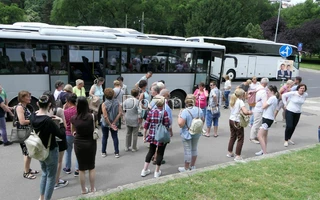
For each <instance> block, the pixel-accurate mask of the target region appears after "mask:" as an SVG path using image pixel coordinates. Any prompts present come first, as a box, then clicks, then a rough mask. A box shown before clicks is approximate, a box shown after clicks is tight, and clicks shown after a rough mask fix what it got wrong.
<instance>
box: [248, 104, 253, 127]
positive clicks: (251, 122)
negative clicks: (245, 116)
mask: <svg viewBox="0 0 320 200" xmlns="http://www.w3.org/2000/svg"><path fill="white" fill-rule="evenodd" d="M253 108H254V107H251V106H249V109H250V110H252V109H253ZM253 121H254V117H253V115H251V116H250V122H249V124H250V125H251V126H252V125H253Z"/></svg>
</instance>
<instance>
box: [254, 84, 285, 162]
mask: <svg viewBox="0 0 320 200" xmlns="http://www.w3.org/2000/svg"><path fill="white" fill-rule="evenodd" d="M268 89H269V91H270V97H269V99H268V100H267V101H266V102H263V105H262V108H263V114H262V124H261V127H260V129H259V132H258V140H259V142H260V145H261V151H259V152H257V153H256V156H261V155H263V154H266V153H267V137H268V129H269V128H270V127H271V125H272V123H273V121H274V111H275V110H276V108H277V105H278V98H277V96H279V93H278V89H277V87H276V86H273V85H270V86H269V87H268Z"/></svg>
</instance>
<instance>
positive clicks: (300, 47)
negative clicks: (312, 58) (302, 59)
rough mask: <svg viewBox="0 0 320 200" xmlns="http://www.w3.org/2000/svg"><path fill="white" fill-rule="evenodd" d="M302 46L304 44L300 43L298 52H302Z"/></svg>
mask: <svg viewBox="0 0 320 200" xmlns="http://www.w3.org/2000/svg"><path fill="white" fill-rule="evenodd" d="M302 45H303V43H298V51H302Z"/></svg>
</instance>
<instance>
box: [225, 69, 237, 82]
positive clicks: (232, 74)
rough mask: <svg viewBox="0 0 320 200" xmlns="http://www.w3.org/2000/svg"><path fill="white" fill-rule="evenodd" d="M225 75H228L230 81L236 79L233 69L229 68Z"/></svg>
mask: <svg viewBox="0 0 320 200" xmlns="http://www.w3.org/2000/svg"><path fill="white" fill-rule="evenodd" d="M227 75H228V76H229V78H230V80H231V81H233V80H235V79H236V72H235V71H234V70H233V69H229V70H228V71H227Z"/></svg>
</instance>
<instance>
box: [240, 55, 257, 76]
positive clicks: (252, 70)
mask: <svg viewBox="0 0 320 200" xmlns="http://www.w3.org/2000/svg"><path fill="white" fill-rule="evenodd" d="M256 63H257V57H256V56H249V59H248V67H247V74H246V75H245V76H244V77H253V76H257V75H258V74H256V73H258V72H257V71H256ZM260 73H261V72H260Z"/></svg>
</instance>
